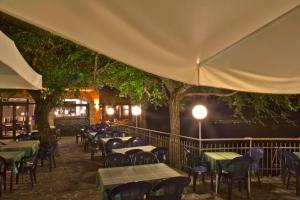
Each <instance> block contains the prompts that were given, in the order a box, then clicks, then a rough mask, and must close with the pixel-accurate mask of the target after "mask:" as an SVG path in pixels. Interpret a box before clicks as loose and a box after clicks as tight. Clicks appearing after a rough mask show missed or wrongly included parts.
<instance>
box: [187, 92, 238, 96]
mask: <svg viewBox="0 0 300 200" xmlns="http://www.w3.org/2000/svg"><path fill="white" fill-rule="evenodd" d="M238 92H239V91H233V92H230V93H218V92H208V93H186V94H184V97H189V96H217V97H229V96H232V95H235V94H237V93H238Z"/></svg>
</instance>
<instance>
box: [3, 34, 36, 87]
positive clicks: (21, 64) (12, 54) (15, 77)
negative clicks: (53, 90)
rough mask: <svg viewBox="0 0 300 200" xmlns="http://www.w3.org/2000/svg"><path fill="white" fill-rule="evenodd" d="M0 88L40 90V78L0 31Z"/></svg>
mask: <svg viewBox="0 0 300 200" xmlns="http://www.w3.org/2000/svg"><path fill="white" fill-rule="evenodd" d="M0 88H1V89H32V90H38V89H42V76H41V75H39V74H38V73H36V72H35V71H34V70H33V69H32V68H31V67H30V66H29V65H28V64H27V63H26V61H25V60H24V58H23V57H22V55H21V54H20V52H19V51H18V49H17V47H16V46H15V43H14V42H13V41H12V40H11V39H9V38H8V37H7V36H6V35H4V34H3V33H2V32H1V31H0Z"/></svg>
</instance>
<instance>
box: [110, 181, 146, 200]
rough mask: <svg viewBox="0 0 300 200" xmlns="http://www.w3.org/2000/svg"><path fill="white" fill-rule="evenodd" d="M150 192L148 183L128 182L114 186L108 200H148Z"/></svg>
mask: <svg viewBox="0 0 300 200" xmlns="http://www.w3.org/2000/svg"><path fill="white" fill-rule="evenodd" d="M150 190H151V184H150V183H147V182H144V181H139V182H129V183H125V184H122V185H118V186H116V187H115V188H113V189H112V190H111V191H110V192H109V194H108V196H109V200H117V199H118V200H144V199H148V198H147V197H148V196H149V192H150ZM145 197H146V198H145Z"/></svg>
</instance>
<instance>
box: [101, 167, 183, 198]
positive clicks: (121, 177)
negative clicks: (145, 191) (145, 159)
mask: <svg viewBox="0 0 300 200" xmlns="http://www.w3.org/2000/svg"><path fill="white" fill-rule="evenodd" d="M176 176H182V174H180V173H178V172H177V171H175V170H174V169H172V168H170V167H169V166H167V165H166V164H164V163H158V164H148V165H135V166H126V167H112V168H100V169H98V172H97V176H96V186H97V188H99V189H100V190H101V194H102V195H101V196H102V199H105V197H106V195H105V191H106V190H107V189H111V188H113V187H115V186H117V185H120V184H123V183H127V182H133V181H147V182H151V183H155V182H157V181H159V180H162V179H165V178H171V177H176Z"/></svg>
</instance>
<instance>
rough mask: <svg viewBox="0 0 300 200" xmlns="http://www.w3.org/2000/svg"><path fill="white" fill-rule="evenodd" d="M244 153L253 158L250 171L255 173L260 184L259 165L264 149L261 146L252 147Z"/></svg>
mask: <svg viewBox="0 0 300 200" xmlns="http://www.w3.org/2000/svg"><path fill="white" fill-rule="evenodd" d="M245 155H249V156H250V157H251V158H252V159H253V162H252V164H251V172H252V173H255V174H256V176H257V180H258V184H259V186H260V185H261V182H260V176H259V165H260V162H261V160H262V159H263V157H264V149H263V148H261V147H253V148H251V149H250V150H249V151H248V152H247V153H246V154H245ZM252 173H251V174H252Z"/></svg>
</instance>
